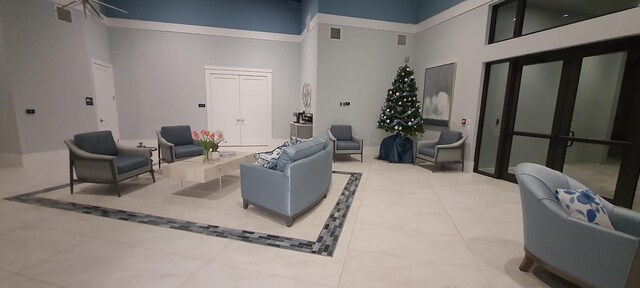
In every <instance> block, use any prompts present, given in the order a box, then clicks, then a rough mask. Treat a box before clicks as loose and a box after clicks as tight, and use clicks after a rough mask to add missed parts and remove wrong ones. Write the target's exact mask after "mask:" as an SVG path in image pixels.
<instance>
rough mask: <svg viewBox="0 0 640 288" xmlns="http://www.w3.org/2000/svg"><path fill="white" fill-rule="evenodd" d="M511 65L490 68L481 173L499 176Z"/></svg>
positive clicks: (479, 165) (483, 127)
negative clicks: (501, 136)
mask: <svg viewBox="0 0 640 288" xmlns="http://www.w3.org/2000/svg"><path fill="white" fill-rule="evenodd" d="M509 65H510V63H509V62H507V63H498V64H494V65H491V66H489V67H488V71H487V73H489V75H488V77H489V79H488V80H487V84H486V85H487V87H486V98H485V99H486V100H485V103H484V119H483V120H482V127H481V129H482V131H481V133H479V134H480V135H481V136H480V150H479V151H478V154H479V155H478V159H477V169H478V170H479V171H482V172H485V173H488V174H492V175H497V173H499V172H498V171H496V166H497V160H498V155H499V152H500V151H499V146H500V141H499V140H500V131H501V130H502V114H503V110H504V109H503V108H504V100H505V95H506V93H507V80H508V74H509Z"/></svg>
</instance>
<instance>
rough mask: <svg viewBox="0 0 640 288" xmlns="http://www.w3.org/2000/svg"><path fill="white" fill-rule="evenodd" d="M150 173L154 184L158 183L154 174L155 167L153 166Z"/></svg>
mask: <svg viewBox="0 0 640 288" xmlns="http://www.w3.org/2000/svg"><path fill="white" fill-rule="evenodd" d="M149 173H151V179H153V183H156V175H155V173H154V172H153V166H151V171H149Z"/></svg>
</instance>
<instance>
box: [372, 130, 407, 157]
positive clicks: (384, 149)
mask: <svg viewBox="0 0 640 288" xmlns="http://www.w3.org/2000/svg"><path fill="white" fill-rule="evenodd" d="M378 159H379V160H385V161H388V162H390V163H413V140H411V138H409V137H400V136H399V135H398V134H394V135H391V136H389V137H387V138H384V139H383V140H382V143H380V154H379V155H378Z"/></svg>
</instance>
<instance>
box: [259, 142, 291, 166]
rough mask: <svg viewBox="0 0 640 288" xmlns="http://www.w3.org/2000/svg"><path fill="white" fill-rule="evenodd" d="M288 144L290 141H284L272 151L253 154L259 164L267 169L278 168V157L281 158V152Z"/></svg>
mask: <svg viewBox="0 0 640 288" xmlns="http://www.w3.org/2000/svg"><path fill="white" fill-rule="evenodd" d="M288 146H289V143H288V142H284V144H282V145H281V146H278V147H276V148H275V149H273V150H271V151H267V152H261V153H255V154H253V158H254V159H256V164H257V165H260V166H262V167H264V168H267V169H271V170H276V168H277V167H278V159H280V154H282V148H284V147H288Z"/></svg>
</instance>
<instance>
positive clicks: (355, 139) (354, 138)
mask: <svg viewBox="0 0 640 288" xmlns="http://www.w3.org/2000/svg"><path fill="white" fill-rule="evenodd" d="M351 141H353V142H356V143H358V144H360V151H362V150H363V148H364V147H363V146H364V138H358V137H356V134H355V133H353V130H351Z"/></svg>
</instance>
